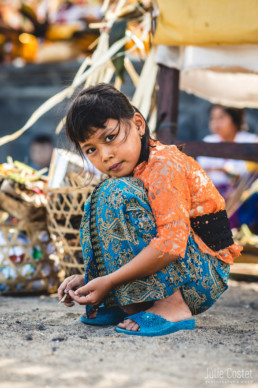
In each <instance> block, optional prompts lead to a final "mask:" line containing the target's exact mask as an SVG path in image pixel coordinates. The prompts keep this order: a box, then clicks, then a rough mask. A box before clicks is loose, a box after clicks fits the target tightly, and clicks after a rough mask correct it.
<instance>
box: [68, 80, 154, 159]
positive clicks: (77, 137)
mask: <svg viewBox="0 0 258 388" xmlns="http://www.w3.org/2000/svg"><path fill="white" fill-rule="evenodd" d="M136 112H138V113H140V112H139V111H138V109H137V108H135V107H134V106H133V105H132V104H131V103H130V102H129V100H128V98H127V97H126V96H125V95H124V94H123V93H121V92H120V91H119V90H117V89H116V88H114V87H113V86H112V85H110V84H105V83H100V84H98V85H96V86H90V87H88V88H87V89H84V90H82V91H81V92H80V93H79V94H78V95H77V97H76V98H75V99H74V101H73V102H72V104H71V106H70V108H69V110H68V112H67V116H66V135H67V137H68V139H69V140H70V141H71V142H72V143H73V144H74V145H75V148H76V149H77V151H78V152H79V153H80V155H81V156H82V157H83V158H84V154H83V151H82V149H81V147H80V144H79V143H80V142H84V141H85V140H87V139H89V137H90V136H91V135H93V133H94V132H95V131H96V128H105V123H106V121H107V120H108V119H115V120H117V121H118V123H119V124H120V122H121V120H130V119H131V118H132V117H133V116H134V114H135V113H136ZM140 114H141V113H140ZM144 121H145V134H144V136H143V137H142V140H141V142H142V147H141V154H140V157H139V160H138V164H139V163H141V162H143V161H148V158H149V139H150V130H149V127H148V124H147V122H146V120H145V119H144Z"/></svg>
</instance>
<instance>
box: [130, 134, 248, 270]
mask: <svg viewBox="0 0 258 388" xmlns="http://www.w3.org/2000/svg"><path fill="white" fill-rule="evenodd" d="M150 145H151V146H152V148H151V151H150V156H149V160H148V162H143V163H141V164H139V165H138V166H137V167H136V168H135V169H134V176H135V177H136V178H139V179H141V180H142V181H143V183H144V186H145V188H146V189H147V191H148V197H149V200H150V205H151V208H152V211H153V214H154V217H155V220H156V224H157V231H158V233H157V236H156V237H155V238H154V239H152V240H151V242H150V245H151V246H152V247H154V248H156V249H158V250H160V251H162V252H169V253H171V254H172V255H176V256H179V257H184V255H185V250H186V245H187V240H188V236H189V233H190V229H191V226H190V217H197V216H202V215H204V214H210V213H215V212H218V211H220V210H224V209H225V201H224V199H223V197H222V196H221V195H220V194H219V192H218V191H217V189H216V188H215V186H214V184H213V183H212V181H211V180H210V178H209V177H208V176H207V174H206V173H205V172H204V170H203V169H202V168H201V167H200V166H199V164H198V163H197V162H196V161H195V160H194V159H193V158H191V157H190V156H187V155H186V154H184V153H183V152H181V151H179V150H178V148H177V147H176V146H175V145H169V146H168V145H163V144H161V143H159V142H157V141H153V140H150ZM192 233H193V236H194V239H195V241H196V243H197V244H198V246H199V248H200V250H201V252H204V253H208V254H210V255H212V256H215V257H217V258H218V259H220V260H222V261H224V262H226V263H228V264H233V260H234V259H235V258H236V257H237V256H239V254H240V252H241V250H242V249H243V248H242V247H240V246H238V245H237V244H233V245H231V246H229V247H228V248H224V249H221V250H219V251H216V252H214V251H213V250H211V249H210V248H209V247H208V246H207V245H206V244H205V243H204V242H203V241H202V239H201V238H200V237H199V236H198V235H197V234H196V233H194V231H193V230H192Z"/></svg>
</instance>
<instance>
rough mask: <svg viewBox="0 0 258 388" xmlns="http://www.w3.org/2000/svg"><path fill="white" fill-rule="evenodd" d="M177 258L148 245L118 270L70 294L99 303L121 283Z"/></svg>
mask: <svg viewBox="0 0 258 388" xmlns="http://www.w3.org/2000/svg"><path fill="white" fill-rule="evenodd" d="M176 259H177V256H173V255H169V254H167V253H162V252H160V251H159V250H158V249H156V248H152V247H151V246H147V247H146V248H144V249H143V250H142V251H141V252H140V253H139V254H138V255H137V256H135V257H134V258H133V259H132V260H131V261H130V262H129V263H127V264H125V265H123V266H122V267H121V268H119V269H118V270H117V271H115V272H113V273H111V274H109V275H106V276H101V277H99V278H96V279H93V280H91V281H90V282H89V283H88V284H86V285H85V286H83V287H81V288H79V289H78V290H77V291H75V292H74V291H73V290H71V291H69V295H70V296H71V297H72V299H73V300H75V301H76V302H78V303H79V304H82V305H84V304H92V305H98V304H100V303H101V301H102V300H103V298H104V297H105V296H106V295H107V293H108V292H109V291H111V290H112V289H113V288H114V287H116V286H118V285H119V284H123V283H127V282H131V281H133V280H136V279H141V278H143V277H145V276H148V275H151V274H154V273H155V272H157V271H159V270H160V269H162V268H164V267H165V266H166V265H168V264H169V263H171V262H172V261H174V260H176Z"/></svg>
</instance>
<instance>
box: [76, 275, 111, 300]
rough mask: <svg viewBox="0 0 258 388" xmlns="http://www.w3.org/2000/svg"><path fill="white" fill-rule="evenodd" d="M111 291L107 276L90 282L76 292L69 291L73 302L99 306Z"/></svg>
mask: <svg viewBox="0 0 258 388" xmlns="http://www.w3.org/2000/svg"><path fill="white" fill-rule="evenodd" d="M111 290H112V282H111V280H110V277H109V276H108V275H106V276H101V277H99V278H96V279H93V280H91V281H90V282H89V283H88V284H86V286H83V287H81V288H79V289H78V290H77V291H76V292H74V291H72V290H71V291H69V295H70V296H71V298H72V299H73V300H75V301H76V302H77V303H79V304H81V305H85V304H86V305H87V304H90V305H99V304H100V303H101V301H102V300H103V299H104V297H105V296H106V295H107V294H108V292H109V291H111Z"/></svg>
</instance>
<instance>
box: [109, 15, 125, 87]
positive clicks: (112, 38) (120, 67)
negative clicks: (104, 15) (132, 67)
mask: <svg viewBox="0 0 258 388" xmlns="http://www.w3.org/2000/svg"><path fill="white" fill-rule="evenodd" d="M126 27H127V20H126V19H124V20H119V21H117V22H115V23H114V24H113V26H112V27H111V30H110V33H109V47H111V46H112V45H113V44H114V43H115V42H117V41H118V40H120V39H122V38H124V36H125V32H126ZM124 52H125V46H123V47H121V49H120V50H119V51H118V52H117V53H116V56H115V58H113V59H112V63H113V65H114V66H115V69H116V74H117V76H118V77H119V78H120V79H121V81H122V82H124V74H125V65H124V60H125V54H124Z"/></svg>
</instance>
